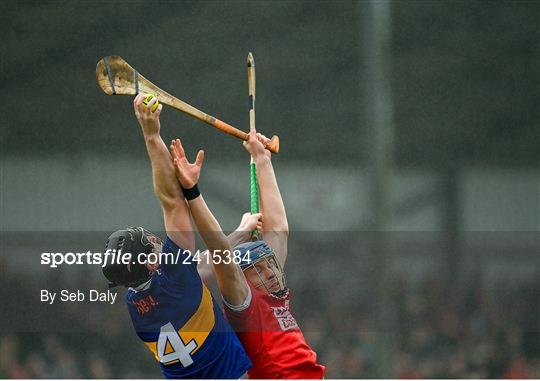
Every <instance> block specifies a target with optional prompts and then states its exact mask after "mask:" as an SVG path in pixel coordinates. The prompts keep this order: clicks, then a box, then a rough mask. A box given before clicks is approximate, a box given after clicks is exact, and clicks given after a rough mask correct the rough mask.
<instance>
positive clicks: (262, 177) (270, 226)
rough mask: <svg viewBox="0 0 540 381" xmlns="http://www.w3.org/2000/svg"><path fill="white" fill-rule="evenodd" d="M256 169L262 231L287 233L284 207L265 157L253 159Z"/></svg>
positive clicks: (268, 162)
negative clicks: (262, 216)
mask: <svg viewBox="0 0 540 381" xmlns="http://www.w3.org/2000/svg"><path fill="white" fill-rule="evenodd" d="M255 166H256V168H257V183H258V185H259V198H260V204H261V212H262V214H263V215H264V219H263V229H264V230H265V231H276V232H285V233H288V232H289V224H288V221H287V214H286V213H285V205H284V204H283V199H282V197H281V193H280V191H279V187H278V184H277V180H276V175H275V173H274V168H273V166H272V161H271V159H270V158H269V157H267V156H261V157H258V158H256V159H255Z"/></svg>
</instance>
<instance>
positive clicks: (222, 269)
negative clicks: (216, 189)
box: [170, 139, 249, 306]
mask: <svg viewBox="0 0 540 381" xmlns="http://www.w3.org/2000/svg"><path fill="white" fill-rule="evenodd" d="M170 148H171V155H172V156H173V158H174V167H175V171H176V176H177V178H178V181H179V182H180V184H181V185H182V187H183V188H184V189H186V191H185V195H186V198H187V199H188V204H189V208H190V210H191V215H192V216H193V220H194V221H195V225H197V229H198V231H199V234H200V235H201V237H202V239H203V241H204V242H205V243H206V246H207V247H208V250H209V253H210V257H209V260H210V261H212V262H213V264H214V270H215V273H216V278H217V282H218V286H219V290H220V291H221V294H222V295H223V298H224V299H225V301H226V302H227V303H229V304H230V305H233V306H240V305H243V304H244V303H245V301H246V299H247V297H248V294H249V287H248V284H247V280H246V278H245V276H244V273H243V272H242V270H241V269H240V266H239V265H238V264H235V263H234V262H233V261H232V250H231V245H230V244H229V241H228V239H227V236H226V235H225V234H224V233H223V231H222V229H221V226H220V225H219V222H218V221H217V220H216V218H215V217H214V215H213V214H212V212H211V211H210V209H208V206H207V205H206V202H205V201H204V198H203V197H202V195H200V194H199V192H198V190H196V188H195V187H196V185H197V182H198V181H199V175H200V171H201V166H202V163H203V160H204V152H203V151H199V153H198V154H197V158H196V159H195V162H194V163H193V164H192V163H189V162H188V160H187V158H186V155H185V153H184V148H183V147H182V144H181V143H180V140H179V139H176V140H174V141H173V142H172V144H171V147H170ZM214 257H221V258H220V259H221V260H214V259H215V258H214ZM216 259H217V258H216ZM218 262H219V263H218Z"/></svg>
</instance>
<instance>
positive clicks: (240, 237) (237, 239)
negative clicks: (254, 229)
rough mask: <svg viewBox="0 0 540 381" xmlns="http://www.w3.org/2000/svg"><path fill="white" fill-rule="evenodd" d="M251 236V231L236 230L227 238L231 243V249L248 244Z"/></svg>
mask: <svg viewBox="0 0 540 381" xmlns="http://www.w3.org/2000/svg"><path fill="white" fill-rule="evenodd" d="M250 236H251V232H249V231H242V230H235V231H233V232H232V233H231V234H229V235H228V236H227V240H228V241H229V245H231V247H235V246H238V245H240V244H242V243H244V242H247V241H248V240H249V237H250Z"/></svg>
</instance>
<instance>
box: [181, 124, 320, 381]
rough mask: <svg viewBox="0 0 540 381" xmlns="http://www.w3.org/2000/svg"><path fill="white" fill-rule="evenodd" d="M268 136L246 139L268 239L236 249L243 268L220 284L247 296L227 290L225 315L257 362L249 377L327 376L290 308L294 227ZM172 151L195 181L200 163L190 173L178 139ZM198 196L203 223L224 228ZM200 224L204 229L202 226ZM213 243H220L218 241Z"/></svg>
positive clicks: (233, 268) (184, 176)
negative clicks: (287, 269) (288, 274)
mask: <svg viewBox="0 0 540 381" xmlns="http://www.w3.org/2000/svg"><path fill="white" fill-rule="evenodd" d="M268 142H269V139H267V138H266V137H264V136H263V135H260V134H257V133H256V131H255V130H254V129H253V130H251V131H250V135H249V140H248V141H247V142H245V143H244V147H245V148H246V150H247V151H248V152H249V153H250V154H251V156H252V157H253V160H254V162H255V165H256V169H257V180H258V185H259V195H260V196H259V197H260V205H261V212H262V215H263V218H262V230H263V232H264V238H265V240H264V241H255V242H246V243H243V244H241V245H239V246H236V247H235V248H234V251H236V252H240V253H241V255H240V258H242V260H241V261H240V263H239V265H240V268H241V270H242V271H238V266H239V265H238V264H235V263H233V262H231V263H230V264H229V267H230V275H231V276H230V278H229V279H228V280H227V279H218V284H219V286H220V289H221V288H222V284H223V283H224V282H232V283H234V286H233V287H230V286H229V290H231V289H236V290H237V292H238V293H239V295H242V297H241V298H240V299H241V300H243V302H242V303H240V304H238V303H231V300H230V299H229V298H227V297H225V295H224V297H223V302H224V306H225V313H226V316H227V318H228V319H229V322H230V323H231V326H232V327H233V328H234V330H235V331H236V333H237V334H238V337H239V339H240V341H241V343H242V345H243V346H244V349H245V350H246V352H247V354H248V356H249V357H250V359H251V361H252V362H253V367H252V368H251V369H250V370H249V371H248V375H249V377H250V378H257V379H261V378H263V379H322V378H323V376H324V372H325V367H324V366H323V365H320V364H318V363H317V355H316V353H315V352H314V351H313V350H312V349H311V348H310V346H309V345H308V344H307V342H306V340H305V338H304V335H303V334H302V331H301V330H300V328H299V326H298V324H297V322H296V320H295V318H294V316H293V315H292V312H291V308H290V296H291V295H290V290H289V289H288V288H287V287H286V286H285V277H284V273H283V268H284V266H285V261H286V259H287V239H288V234H289V227H288V222H287V216H286V213H285V206H284V204H283V200H282V198H281V194H280V192H279V188H278V185H277V181H276V177H275V174H274V169H273V167H272V161H271V154H270V151H268V150H266V149H265V146H266V145H267V144H268ZM171 155H172V156H173V159H174V163H175V169H176V174H177V178H178V180H179V182H180V184H181V185H182V187H183V188H187V187H189V188H191V187H193V186H194V184H195V186H196V183H195V182H194V181H193V180H192V179H193V177H194V178H196V179H197V180H198V177H199V173H198V171H200V165H199V166H198V171H197V173H196V176H191V175H190V173H188V172H190V171H193V169H194V168H193V166H191V167H190V166H189V163H188V162H187V160H186V157H185V153H184V150H183V148H182V146H181V143H180V141H179V140H176V141H174V142H173V144H172V145H171ZM180 163H182V164H180ZM187 169H189V171H188V170H187ZM190 176H191V177H192V178H191V179H190ZM197 192H198V189H197ZM199 199H200V200H198V201H199V202H198V203H195V202H190V203H189V205H190V208H191V212H192V214H194V215H198V217H199V218H198V219H199V221H201V220H202V219H203V218H202V217H203V216H204V219H206V220H207V221H208V224H206V225H205V227H204V229H210V228H212V229H216V230H219V231H220V230H221V228H220V227H219V224H218V223H217V221H216V220H215V218H214V216H213V215H212V214H211V212H210V211H209V210H208V208H207V206H206V204H205V203H204V200H202V197H200V198H199ZM197 225H198V228H199V230H201V227H202V226H200V225H199V224H198V223H197ZM203 238H204V237H203ZM222 242H223V247H222V248H221V249H223V250H227V249H230V247H229V246H227V241H226V240H222ZM207 245H208V242H207ZM208 246H209V247H210V245H208ZM213 247H214V249H215V248H216V246H215V245H214V246H213ZM234 251H233V252H234ZM210 262H211V261H210ZM214 266H215V265H214ZM221 266H222V265H221ZM229 292H230V291H229ZM235 299H236V300H239V298H235Z"/></svg>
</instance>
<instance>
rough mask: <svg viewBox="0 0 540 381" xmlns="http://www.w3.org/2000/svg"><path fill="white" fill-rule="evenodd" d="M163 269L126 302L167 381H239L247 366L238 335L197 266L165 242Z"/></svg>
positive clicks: (131, 291) (139, 332) (138, 331)
mask: <svg viewBox="0 0 540 381" xmlns="http://www.w3.org/2000/svg"><path fill="white" fill-rule="evenodd" d="M163 252H164V253H173V254H174V256H175V257H176V254H177V253H180V255H179V258H180V260H179V261H178V263H176V264H170V263H169V264H161V266H160V268H159V270H158V271H156V272H155V273H154V274H153V275H152V279H151V282H150V285H149V287H148V288H147V289H145V290H143V291H135V290H133V289H130V290H129V291H128V293H127V295H126V302H127V305H128V309H129V313H130V315H131V320H132V322H133V326H134V328H135V331H136V332H137V335H138V336H139V338H140V339H141V340H142V341H143V342H144V343H145V344H146V346H147V347H148V348H149V349H150V351H152V353H153V355H154V357H155V358H156V360H157V361H158V362H159V363H160V365H161V369H162V372H163V374H164V376H165V377H166V378H239V377H241V376H242V375H243V374H244V373H245V372H246V371H247V370H248V369H249V368H250V367H251V361H250V360H249V358H248V357H247V355H246V353H245V351H244V349H243V348H242V345H241V344H240V342H239V340H238V338H237V337H236V334H235V333H234V332H233V331H232V329H231V327H230V326H229V323H228V322H227V321H226V320H225V318H224V316H223V313H222V311H221V309H220V307H219V306H218V305H217V304H216V302H215V301H214V300H213V298H212V295H211V294H210V291H209V290H208V289H207V288H206V286H205V285H204V284H203V283H202V281H201V278H200V276H199V273H198V272H197V264H196V262H194V263H190V264H184V263H182V260H183V259H184V256H186V254H184V253H183V250H182V249H181V248H180V247H178V246H177V245H176V244H175V243H174V242H173V241H172V240H171V239H170V238H168V237H167V239H166V240H165V243H164V246H163Z"/></svg>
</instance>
